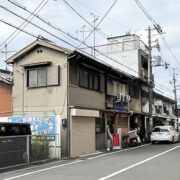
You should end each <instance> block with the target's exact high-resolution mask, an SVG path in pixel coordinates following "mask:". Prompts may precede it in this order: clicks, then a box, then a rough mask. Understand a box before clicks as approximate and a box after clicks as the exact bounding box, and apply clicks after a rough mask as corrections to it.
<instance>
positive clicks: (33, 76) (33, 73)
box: [28, 70, 37, 87]
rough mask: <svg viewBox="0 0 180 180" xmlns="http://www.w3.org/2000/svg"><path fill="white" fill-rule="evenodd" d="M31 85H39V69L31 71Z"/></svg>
mask: <svg viewBox="0 0 180 180" xmlns="http://www.w3.org/2000/svg"><path fill="white" fill-rule="evenodd" d="M28 81H29V87H34V86H37V70H30V71H29V79H28Z"/></svg>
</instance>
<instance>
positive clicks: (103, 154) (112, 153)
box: [88, 144, 150, 160]
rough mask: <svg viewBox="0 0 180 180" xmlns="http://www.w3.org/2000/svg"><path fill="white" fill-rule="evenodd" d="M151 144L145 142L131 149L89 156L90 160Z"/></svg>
mask: <svg viewBox="0 0 180 180" xmlns="http://www.w3.org/2000/svg"><path fill="white" fill-rule="evenodd" d="M149 145H150V144H144V145H141V146H137V147H133V148H129V149H123V150H119V151H114V152H111V153H106V154H101V155H99V156H94V157H91V158H88V160H91V159H96V158H99V157H103V156H107V155H110V154H115V153H120V152H124V151H130V150H133V149H138V148H142V147H144V146H149Z"/></svg>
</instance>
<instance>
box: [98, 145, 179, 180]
mask: <svg viewBox="0 0 180 180" xmlns="http://www.w3.org/2000/svg"><path fill="white" fill-rule="evenodd" d="M179 147H180V145H179V146H176V147H174V148H171V149H169V150H167V151H164V152H162V153H159V154H157V155H155V156H152V157H150V158H147V159H145V160H143V161H140V162H138V163H135V164H132V165H130V166H128V167H126V168H124V169H121V170H119V171H116V172H114V173H112V174H109V175H107V176H104V177H102V178H99V179H98V180H105V179H109V178H111V177H113V176H116V175H118V174H121V173H123V172H125V171H127V170H129V169H132V168H134V167H136V166H139V165H141V164H143V163H146V162H148V161H150V160H152V159H155V158H157V157H159V156H162V155H164V154H166V153H168V152H171V151H173V150H175V149H177V148H179Z"/></svg>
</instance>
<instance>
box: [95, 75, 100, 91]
mask: <svg viewBox="0 0 180 180" xmlns="http://www.w3.org/2000/svg"><path fill="white" fill-rule="evenodd" d="M94 90H99V77H98V76H94Z"/></svg>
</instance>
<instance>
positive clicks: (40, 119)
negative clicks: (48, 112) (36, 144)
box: [11, 116, 56, 136]
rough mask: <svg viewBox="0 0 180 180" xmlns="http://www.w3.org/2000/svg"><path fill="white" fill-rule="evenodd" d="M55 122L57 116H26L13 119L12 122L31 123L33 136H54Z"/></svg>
mask: <svg viewBox="0 0 180 180" xmlns="http://www.w3.org/2000/svg"><path fill="white" fill-rule="evenodd" d="M55 120H56V116H25V117H12V119H11V122H16V123H29V124H30V125H31V132H32V135H48V136H54V134H55Z"/></svg>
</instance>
